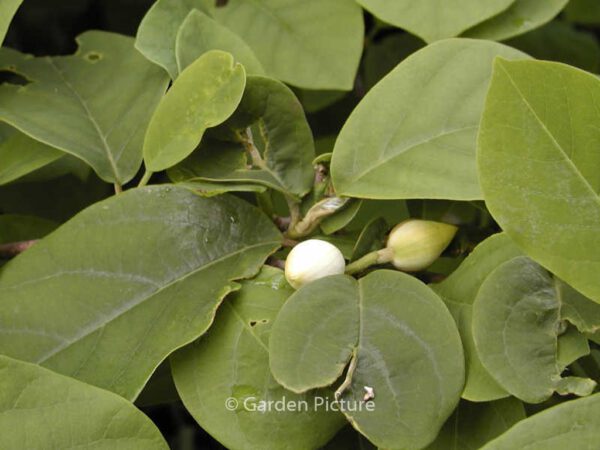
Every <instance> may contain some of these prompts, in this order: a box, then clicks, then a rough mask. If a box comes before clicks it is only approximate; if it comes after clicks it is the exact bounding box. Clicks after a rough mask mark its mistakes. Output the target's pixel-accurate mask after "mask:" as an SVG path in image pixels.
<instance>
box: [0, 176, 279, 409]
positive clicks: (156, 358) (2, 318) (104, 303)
mask: <svg viewBox="0 0 600 450" xmlns="http://www.w3.org/2000/svg"><path fill="white" fill-rule="evenodd" d="M280 239H281V236H280V234H279V232H278V231H277V229H276V228H275V227H274V225H273V224H272V223H271V222H270V221H269V220H268V218H267V217H266V216H264V215H263V214H262V213H261V212H260V211H259V210H258V209H256V208H255V207H253V206H251V205H249V204H247V203H246V202H244V201H242V200H240V199H237V198H235V197H230V196H219V197H217V198H211V199H206V198H201V197H199V196H196V195H194V194H193V193H191V192H189V191H188V190H186V189H182V188H177V187H173V186H168V185H165V186H153V187H148V188H144V189H133V190H129V191H127V192H125V193H124V194H120V195H118V196H116V197H112V198H110V199H108V200H106V201H103V202H101V203H97V204H95V205H94V206H92V207H90V208H88V209H86V210H85V211H83V212H82V213H80V214H78V215H77V216H76V217H75V218H73V219H72V220H71V221H69V222H67V223H66V224H65V225H63V226H62V227H60V228H59V229H58V230H57V231H55V232H54V233H52V234H51V235H50V236H48V237H47V238H46V239H44V240H43V241H41V242H39V243H37V244H36V245H34V246H33V247H31V248H30V249H29V250H27V252H25V253H23V254H21V255H20V256H18V257H17V258H16V259H14V260H13V261H11V263H10V264H8V265H6V266H5V268H4V270H3V273H2V278H1V279H0V299H1V300H0V353H2V354H6V355H8V356H13V357H19V358H22V359H24V360H28V361H32V362H36V363H38V364H42V365H44V366H46V367H48V368H50V369H53V370H56V371H58V372H60V373H63V374H66V375H70V376H73V377H75V378H78V379H80V380H82V381H85V382H88V383H90V384H94V385H97V386H100V387H103V388H105V389H108V390H111V391H113V392H116V393H118V394H120V395H122V396H124V397H125V398H128V399H133V398H135V397H136V396H137V395H138V393H139V392H140V390H141V389H142V387H143V386H144V384H145V383H146V381H147V380H148V378H149V377H150V375H151V374H152V372H153V371H154V369H155V368H156V367H157V366H158V365H159V364H160V362H161V361H162V360H163V359H164V358H166V357H167V355H169V354H170V353H171V352H172V351H174V350H175V349H177V348H179V347H182V346H183V345H185V344H187V343H189V342H191V341H192V340H194V339H196V338H197V337H198V336H200V335H201V334H202V333H203V332H204V331H206V329H207V328H208V327H209V326H210V324H211V323H212V321H213V317H214V314H215V310H216V309H217V307H218V305H219V304H220V302H221V300H222V298H223V297H224V296H225V295H226V294H227V293H228V292H230V291H232V290H235V289H237V287H238V285H237V284H236V283H234V282H233V280H235V279H238V278H245V277H249V276H252V275H254V274H255V273H256V272H257V271H258V269H259V267H260V266H261V265H262V263H263V262H264V260H265V259H266V257H267V256H268V255H269V254H270V253H272V252H273V251H274V250H276V249H277V248H278V246H279V243H280ZM16 305H18V307H16Z"/></svg>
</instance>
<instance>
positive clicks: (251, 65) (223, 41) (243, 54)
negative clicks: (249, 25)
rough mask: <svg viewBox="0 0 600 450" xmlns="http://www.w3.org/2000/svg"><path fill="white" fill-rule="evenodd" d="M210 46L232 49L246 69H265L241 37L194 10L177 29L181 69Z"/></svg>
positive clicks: (178, 60)
mask: <svg viewBox="0 0 600 450" xmlns="http://www.w3.org/2000/svg"><path fill="white" fill-rule="evenodd" d="M209 50H223V51H226V52H229V53H231V54H232V55H233V57H234V58H235V60H236V61H237V62H239V63H241V64H243V66H244V69H246V72H247V73H251V74H255V75H262V74H263V73H264V69H263V67H262V65H261V64H260V62H258V60H257V59H256V56H255V55H254V52H253V51H252V50H251V49H250V47H248V45H247V44H246V43H245V42H244V41H243V40H242V38H240V37H239V36H238V35H237V34H235V33H234V32H232V31H231V30H229V29H228V28H226V27H224V26H223V25H221V24H219V23H218V22H216V21H215V20H213V19H211V18H210V17H209V16H207V15H206V14H204V13H202V12H201V11H198V10H193V11H191V12H190V13H189V14H188V16H187V17H186V19H185V20H184V21H183V23H182V24H181V27H180V28H179V31H178V32H177V41H176V43H175V53H176V58H177V70H178V73H180V72H181V71H182V70H183V69H185V68H186V67H187V66H189V65H190V64H192V63H193V62H194V61H195V60H196V59H197V58H198V57H199V56H201V55H202V54H204V53H206V52H207V51H209Z"/></svg>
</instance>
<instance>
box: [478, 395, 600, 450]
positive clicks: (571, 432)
mask: <svg viewBox="0 0 600 450" xmlns="http://www.w3.org/2000/svg"><path fill="white" fill-rule="evenodd" d="M599 428H600V394H596V395H592V396H591V397H588V398H581V399H579V400H573V401H570V402H566V403H563V404H561V405H558V406H554V407H552V408H550V409H547V410H545V411H542V412H541V413H538V414H535V415H534V416H532V417H529V418H528V419H525V420H523V421H521V422H519V423H518V424H517V425H515V426H514V427H512V428H511V429H510V430H508V431H507V432H506V433H504V434H503V435H501V436H500V437H498V438H497V439H495V440H493V441H492V442H490V443H489V444H488V445H486V446H484V447H483V448H482V449H481V450H514V449H527V450H564V449H565V448H573V449H581V450H584V449H589V450H592V449H595V448H597V446H598V429H599Z"/></svg>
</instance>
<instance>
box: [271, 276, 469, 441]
mask: <svg viewBox="0 0 600 450" xmlns="http://www.w3.org/2000/svg"><path fill="white" fill-rule="evenodd" d="M269 350H270V364H271V371H272V372H273V375H274V376H275V378H276V379H277V380H278V381H279V382H280V383H282V384H283V385H284V386H286V387H288V388H289V389H291V390H293V391H295V392H304V391H306V390H308V389H311V388H315V387H318V386H326V385H331V384H332V383H334V382H335V381H336V380H337V379H338V377H339V376H340V375H341V374H342V373H343V371H344V369H345V367H346V365H347V364H348V361H349V360H351V362H350V366H349V368H348V373H347V380H349V381H350V383H349V385H348V388H347V389H346V390H344V392H343V395H342V396H341V399H342V400H343V401H346V402H348V404H349V405H354V409H359V408H358V407H357V406H356V404H357V403H358V404H363V405H364V401H363V396H364V395H365V386H367V387H371V388H373V391H374V395H375V397H374V399H373V402H374V408H373V410H372V411H366V410H365V409H364V408H363V409H362V410H357V411H353V410H351V408H352V406H349V407H347V408H345V410H344V413H345V414H346V416H347V417H348V419H349V420H350V421H351V423H352V424H353V425H354V427H355V428H356V429H357V430H359V431H360V432H361V433H363V434H364V435H365V436H366V437H367V438H368V439H369V440H370V441H372V442H373V443H374V444H375V445H377V446H379V447H383V448H422V447H424V446H426V445H427V444H429V443H430V442H432V441H433V440H434V439H435V437H436V435H437V433H438V431H439V430H440V428H441V427H442V425H443V423H444V421H445V420H446V419H447V418H448V416H449V415H450V413H451V412H452V410H453V409H454V407H455V406H456V404H457V403H458V400H459V397H460V392H461V391H462V387H463V381H464V363H463V352H462V345H461V343H460V337H459V334H458V331H457V330H456V326H455V325H454V322H453V320H452V317H451V315H450V313H449V312H448V310H447V309H446V307H445V306H444V304H443V302H442V301H441V300H440V298H439V297H438V296H437V295H435V294H434V293H433V292H432V291H431V290H430V289H429V288H428V287H427V286H425V285H424V284H422V283H421V282H420V281H418V280H417V279H416V278H413V277H411V276H409V275H406V274H403V273H400V272H396V271H389V270H378V271H375V272H372V273H370V274H369V275H367V276H366V277H364V278H362V279H360V280H358V281H356V280H354V279H353V278H351V277H348V276H344V275H338V276H332V277H326V278H322V279H320V280H317V281H315V282H313V283H310V284H308V285H306V286H304V287H303V288H301V289H300V290H298V291H297V292H296V293H295V294H294V295H292V296H291V297H290V298H289V299H288V301H287V302H286V303H285V305H284V306H283V308H282V309H281V311H280V313H279V315H278V316H277V320H276V321H275V324H274V325H273V329H272V332H271V339H270V340H269Z"/></svg>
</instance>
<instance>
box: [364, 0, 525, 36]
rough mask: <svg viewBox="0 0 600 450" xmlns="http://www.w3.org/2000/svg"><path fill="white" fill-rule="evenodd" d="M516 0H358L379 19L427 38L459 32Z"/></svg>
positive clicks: (455, 34) (500, 10) (493, 14)
mask: <svg viewBox="0 0 600 450" xmlns="http://www.w3.org/2000/svg"><path fill="white" fill-rule="evenodd" d="M514 1H515V0H486V1H481V0H454V1H452V2H439V1H438V0H419V1H417V2H415V1H413V0H394V1H389V0H358V3H360V4H361V5H363V6H364V7H365V9H367V10H369V11H370V12H372V13H373V14H374V15H375V16H377V17H379V18H380V19H381V20H383V21H385V22H387V23H391V24H393V25H396V26H397V27H400V28H403V29H405V30H406V31H409V32H410V33H411V34H414V35H417V36H419V37H420V38H423V39H424V40H425V41H426V42H433V41H437V40H439V39H444V38H449V37H454V36H458V35H459V34H460V33H462V32H463V31H465V30H466V29H468V28H471V27H472V26H474V25H477V24H478V23H481V22H483V21H484V20H486V19H489V18H490V17H492V16H495V15H496V14H498V13H500V12H502V11H504V10H505V9H506V8H508V7H509V6H510V4H511V3H513V2H514Z"/></svg>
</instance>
